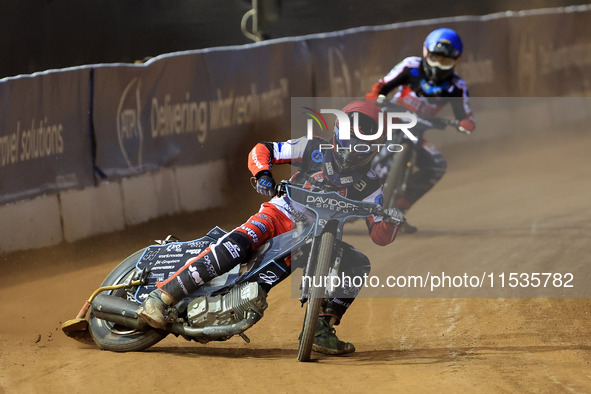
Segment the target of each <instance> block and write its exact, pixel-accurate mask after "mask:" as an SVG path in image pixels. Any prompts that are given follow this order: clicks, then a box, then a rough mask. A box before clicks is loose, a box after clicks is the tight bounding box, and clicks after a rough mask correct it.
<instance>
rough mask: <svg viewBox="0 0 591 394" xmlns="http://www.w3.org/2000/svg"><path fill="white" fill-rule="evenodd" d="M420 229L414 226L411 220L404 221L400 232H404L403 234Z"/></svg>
mask: <svg viewBox="0 0 591 394" xmlns="http://www.w3.org/2000/svg"><path fill="white" fill-rule="evenodd" d="M418 230H419V229H418V228H417V227H416V226H413V225H412V224H410V223H409V222H404V224H403V225H402V228H401V229H400V232H402V233H403V234H414V233H416V232H417V231H418Z"/></svg>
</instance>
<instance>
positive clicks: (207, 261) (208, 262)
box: [203, 254, 218, 277]
mask: <svg viewBox="0 0 591 394" xmlns="http://www.w3.org/2000/svg"><path fill="white" fill-rule="evenodd" d="M203 265H204V266H205V269H206V270H207V273H208V274H209V275H211V276H212V277H216V276H218V273H217V272H216V270H215V268H213V264H212V263H211V260H210V259H209V255H207V254H206V255H205V256H203Z"/></svg>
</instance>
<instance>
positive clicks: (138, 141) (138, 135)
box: [117, 77, 144, 168]
mask: <svg viewBox="0 0 591 394" xmlns="http://www.w3.org/2000/svg"><path fill="white" fill-rule="evenodd" d="M140 97H141V79H140V78H137V77H136V78H134V79H132V80H131V81H130V82H129V83H128V84H127V86H126V87H125V90H124V91H123V94H122V95H121V99H120V100H119V106H118V107H117V138H118V140H119V148H120V149H121V154H122V155H123V159H124V160H125V162H126V163H127V166H128V167H130V168H133V167H140V166H141V165H142V145H143V142H144V133H143V130H142V125H141V103H140Z"/></svg>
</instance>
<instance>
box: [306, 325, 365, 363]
mask: <svg viewBox="0 0 591 394" xmlns="http://www.w3.org/2000/svg"><path fill="white" fill-rule="evenodd" d="M330 319H331V318H330V317H329V316H320V318H318V326H317V327H316V337H315V338H314V344H313V345H312V350H313V351H315V352H318V353H322V354H329V355H331V356H340V355H343V354H347V353H353V352H354V351H355V346H354V345H353V344H352V343H349V342H344V341H341V340H340V339H339V338H338V337H337V335H336V333H335V329H334V328H333V327H332V326H331V324H330Z"/></svg>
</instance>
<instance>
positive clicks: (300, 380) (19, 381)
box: [0, 131, 591, 393]
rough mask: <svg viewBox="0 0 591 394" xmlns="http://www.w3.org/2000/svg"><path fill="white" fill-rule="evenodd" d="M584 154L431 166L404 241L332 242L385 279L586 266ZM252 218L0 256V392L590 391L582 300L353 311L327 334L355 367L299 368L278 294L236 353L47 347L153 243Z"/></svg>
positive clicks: (534, 151) (493, 144) (296, 319)
mask: <svg viewBox="0 0 591 394" xmlns="http://www.w3.org/2000/svg"><path fill="white" fill-rule="evenodd" d="M589 148H591V136H590V135H589V133H588V132H586V131H579V132H571V133H569V134H567V135H564V134H563V135H562V136H559V137H557V136H545V137H544V138H532V137H531V135H530V136H529V137H527V138H523V139H517V138H513V139H505V140H503V141H488V142H486V143H481V144H478V145H476V144H474V145H468V146H464V147H461V149H457V148H456V149H453V150H448V151H444V154H446V157H447V158H448V164H449V169H448V173H447V175H446V176H445V177H444V179H443V180H442V181H441V182H440V184H438V185H437V186H436V188H435V189H434V190H433V191H432V192H431V193H430V194H428V195H427V196H426V197H425V198H424V199H423V200H421V201H420V202H419V203H418V204H417V205H416V207H415V208H413V210H412V211H411V212H410V213H409V215H408V216H409V221H411V222H412V223H413V224H415V225H417V226H418V227H419V228H420V230H421V231H420V232H419V233H417V234H416V235H403V236H400V237H399V238H398V239H397V240H396V242H395V243H394V244H393V245H391V246H389V247H387V248H380V247H378V246H374V245H372V244H371V241H369V239H368V238H367V237H364V236H361V235H355V234H357V233H358V232H359V231H353V232H352V234H350V235H348V236H347V238H348V240H349V241H350V242H352V243H353V244H355V245H356V246H358V247H359V248H360V249H361V250H363V251H364V252H365V253H367V254H368V255H369V256H370V258H371V259H372V261H373V262H374V263H375V264H376V265H379V266H380V267H383V266H384V265H385V266H386V267H388V266H389V267H392V270H394V269H395V268H396V267H409V266H410V267H412V266H413V264H419V263H420V262H424V261H434V262H438V263H437V264H440V265H441V266H445V264H446V263H450V264H452V263H453V261H458V260H462V261H468V262H473V265H474V267H475V271H474V272H482V271H483V270H485V268H486V266H487V263H488V262H493V261H494V262H498V261H503V262H504V265H503V267H505V268H506V269H507V270H508V271H517V272H522V271H524V270H527V267H529V265H528V264H530V263H532V262H534V263H535V262H539V261H542V262H545V263H546V264H547V266H549V267H552V264H554V263H556V266H561V267H565V266H566V267H567V266H568V265H569V264H574V263H575V262H576V263H579V264H590V263H591V261H590V260H591V258H590V255H591V254H590V253H589V249H588V240H589V238H590V237H591V198H589V196H591V183H590V182H589V179H591V166H589V160H588V151H589ZM255 210H256V205H252V206H250V207H248V209H245V210H241V211H240V212H239V214H240V215H238V214H237V213H236V212H227V210H226V211H215V212H210V213H208V214H200V215H192V216H190V217H185V218H182V219H181V218H178V217H177V218H168V219H162V220H159V221H156V222H152V223H149V224H147V225H144V226H138V227H135V228H132V229H129V230H127V231H125V232H123V233H120V234H114V235H108V236H103V237H97V238H94V239H92V240H88V241H84V242H80V243H76V244H72V245H61V246H59V247H56V248H50V249H43V250H40V251H35V252H26V253H18V254H11V255H8V256H0V264H1V265H2V266H4V267H5V268H6V269H5V270H4V271H3V274H2V277H1V278H0V285H1V289H0V300H1V302H0V393H2V392H7V393H23V392H44V393H45V392H64V391H70V392H72V391H73V392H91V393H92V392H111V391H115V390H117V391H126V392H146V391H147V392H153V391H154V392H195V391H197V390H204V391H206V392H212V391H213V392H216V391H221V392H225V391H236V390H241V391H247V392H251V391H252V392H254V391H257V392H258V391H263V392H268V391H271V390H273V391H280V392H294V391H298V392H313V391H314V392H316V391H328V390H331V391H337V390H338V391H344V392H366V391H368V390H371V391H386V390H388V391H392V390H395V391H399V392H409V391H410V392H466V391H467V392H552V393H554V392H591V364H590V363H591V313H590V311H591V302H590V301H589V299H551V298H534V299H516V298H509V297H506V298H373V299H370V298H360V299H358V300H357V301H356V302H355V303H354V304H353V306H352V307H351V309H350V311H349V312H348V314H347V315H346V316H345V318H344V320H343V323H342V324H341V326H339V327H338V330H337V333H338V335H339V336H340V337H341V338H343V339H346V340H349V341H351V342H353V343H354V344H355V345H356V347H357V352H356V353H354V354H352V355H349V356H346V357H340V358H331V357H327V356H322V355H320V356H317V362H312V363H298V362H297V361H296V352H297V336H298V333H299V329H300V327H301V322H302V318H303V310H302V309H301V308H300V307H299V302H298V301H297V300H296V299H294V298H292V297H291V296H290V288H289V283H288V282H289V281H286V282H284V283H282V284H281V285H280V286H278V287H277V288H276V289H274V290H273V292H272V293H271V294H270V296H269V298H268V301H269V304H270V306H269V309H268V310H267V312H266V314H265V317H264V318H263V320H262V321H261V322H259V323H258V324H257V325H256V326H254V327H253V328H252V329H251V330H250V331H249V332H248V335H249V337H250V338H251V340H252V342H251V343H250V344H246V343H244V342H243V341H242V339H240V338H232V339H231V340H229V341H227V342H219V343H216V342H212V343H209V344H207V345H201V344H197V343H193V342H187V341H185V340H183V339H179V338H175V337H173V336H170V337H168V338H166V339H165V340H164V341H162V342H161V343H160V344H158V345H156V346H154V347H153V348H151V349H149V350H147V351H145V352H141V353H128V354H117V353H111V352H105V351H100V350H98V349H97V348H95V347H93V346H86V345H82V344H80V343H78V342H76V341H73V340H71V339H69V338H66V337H65V336H64V335H63V334H62V333H61V331H60V326H61V323H62V322H64V321H65V320H68V319H71V318H73V317H74V316H75V315H76V313H77V312H78V310H79V308H80V307H81V306H82V304H83V301H84V300H85V299H86V298H87V297H88V296H89V295H90V293H91V291H92V290H94V288H96V287H97V286H98V285H99V284H100V282H101V281H102V280H103V278H104V277H105V276H106V275H107V273H108V272H109V271H110V270H111V269H112V268H113V267H114V266H115V265H116V264H117V263H118V262H119V261H120V260H121V259H122V258H124V257H125V256H126V255H128V254H130V253H132V252H134V251H135V250H137V249H139V248H140V247H142V246H144V245H145V244H147V243H150V242H151V240H152V239H155V238H160V237H161V236H163V235H166V234H167V233H173V234H176V235H177V236H179V237H181V238H184V239H190V238H196V237H198V236H200V235H201V234H202V233H204V232H205V231H206V230H208V229H209V228H210V227H212V226H213V225H214V224H221V225H222V227H225V228H227V229H230V228H232V227H233V226H235V225H238V224H239V223H240V222H241V221H242V220H244V219H246V217H247V215H248V214H247V212H249V211H250V212H254V211H255ZM216 215H217V218H215V216H216ZM355 225H357V224H354V225H353V226H355ZM354 230H358V228H355V227H354ZM577 284H578V285H582V286H589V281H583V282H578V283H577Z"/></svg>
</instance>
